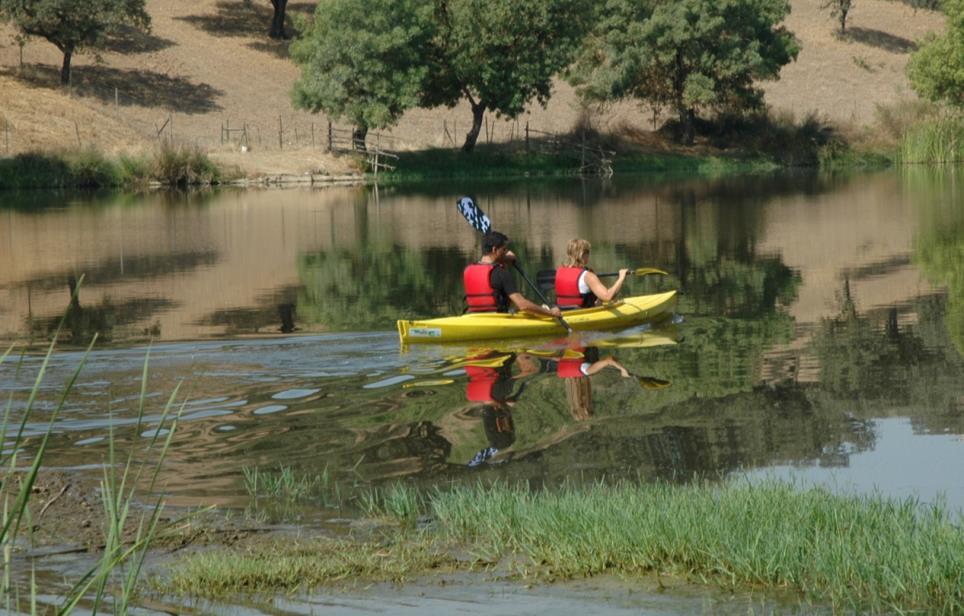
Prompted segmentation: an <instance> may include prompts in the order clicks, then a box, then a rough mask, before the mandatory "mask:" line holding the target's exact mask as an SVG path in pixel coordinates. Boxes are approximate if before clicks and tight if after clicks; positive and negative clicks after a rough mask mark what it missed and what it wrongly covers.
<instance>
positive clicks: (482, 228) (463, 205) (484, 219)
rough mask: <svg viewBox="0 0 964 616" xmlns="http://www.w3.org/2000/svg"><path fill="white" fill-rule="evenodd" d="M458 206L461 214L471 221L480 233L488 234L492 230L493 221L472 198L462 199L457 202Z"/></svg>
mask: <svg viewBox="0 0 964 616" xmlns="http://www.w3.org/2000/svg"><path fill="white" fill-rule="evenodd" d="M456 206H458V208H459V212H460V213H461V214H462V216H464V217H465V220H467V221H469V224H470V225H472V226H473V227H475V229H476V231H478V232H479V233H488V232H489V229H491V228H492V221H491V220H489V217H488V216H486V215H485V213H484V212H483V211H482V210H481V209H480V208H479V206H477V205H476V204H475V201H473V200H472V197H462V198H461V199H459V200H458V201H457V202H456Z"/></svg>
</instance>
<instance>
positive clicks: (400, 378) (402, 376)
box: [362, 374, 415, 389]
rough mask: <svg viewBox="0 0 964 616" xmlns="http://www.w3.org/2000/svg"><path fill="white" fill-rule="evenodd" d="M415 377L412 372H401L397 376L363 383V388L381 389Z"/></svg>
mask: <svg viewBox="0 0 964 616" xmlns="http://www.w3.org/2000/svg"><path fill="white" fill-rule="evenodd" d="M414 378H415V377H414V376H413V375H411V374H399V375H397V376H390V377H388V378H387V379H382V380H380V381H375V382H374V383H367V384H365V385H362V389H379V388H381V387H391V386H392V385H398V384H399V383H404V382H405V381H411V380H412V379H414Z"/></svg>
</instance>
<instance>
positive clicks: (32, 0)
mask: <svg viewBox="0 0 964 616" xmlns="http://www.w3.org/2000/svg"><path fill="white" fill-rule="evenodd" d="M144 1H145V0H99V1H98V2H77V1H76V0H0V18H2V19H5V20H7V21H10V22H11V23H13V25H14V26H15V27H16V28H17V29H18V30H19V31H20V32H22V33H23V34H26V35H29V36H39V37H41V38H44V39H47V40H48V41H50V42H51V43H53V44H54V45H55V46H56V47H57V49H59V50H60V51H61V52H62V53H63V54H64V60H63V65H62V66H61V70H60V83H61V84H63V85H67V84H69V83H70V61H71V58H72V57H73V55H74V54H75V53H78V52H82V51H84V50H86V49H96V48H98V47H102V46H103V45H104V43H105V42H106V41H107V37H108V36H109V35H110V34H113V33H115V32H117V30H118V29H119V28H121V27H122V26H133V27H135V28H142V29H149V28H150V24H151V17H150V15H148V14H147V10H146V9H145V8H144Z"/></svg>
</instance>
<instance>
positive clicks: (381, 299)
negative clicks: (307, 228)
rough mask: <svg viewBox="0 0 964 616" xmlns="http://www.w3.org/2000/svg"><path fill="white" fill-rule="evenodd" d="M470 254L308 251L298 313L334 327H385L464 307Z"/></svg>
mask: <svg viewBox="0 0 964 616" xmlns="http://www.w3.org/2000/svg"><path fill="white" fill-rule="evenodd" d="M466 263H467V257H466V256H465V255H462V254H459V253H453V252H451V251H446V250H439V249H430V250H426V251H425V252H422V253H416V252H414V251H411V250H407V249H405V248H403V247H398V246H389V247H386V248H384V249H378V248H373V247H363V248H361V249H359V250H357V251H355V252H347V251H341V252H328V253H315V254H309V255H303V256H301V257H300V259H299V262H298V275H299V278H300V279H301V281H302V283H303V284H304V290H303V291H302V292H301V293H300V294H299V296H298V305H297V309H296V311H297V313H298V314H299V315H300V317H301V318H302V319H303V320H305V321H307V322H309V323H317V324H323V325H325V326H328V327H330V328H332V329H351V328H385V327H386V326H387V325H390V324H394V322H395V320H396V319H410V318H420V317H425V316H427V315H441V314H458V313H460V312H461V311H462V295H463V291H462V269H463V268H464V267H465V264H466Z"/></svg>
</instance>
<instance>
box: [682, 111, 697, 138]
mask: <svg viewBox="0 0 964 616" xmlns="http://www.w3.org/2000/svg"><path fill="white" fill-rule="evenodd" d="M679 123H680V130H681V131H682V132H681V133H680V143H682V144H683V145H693V137H694V135H693V132H694V124H696V111H695V110H694V109H693V108H692V107H690V108H680V109H679Z"/></svg>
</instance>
